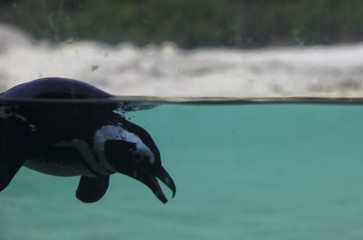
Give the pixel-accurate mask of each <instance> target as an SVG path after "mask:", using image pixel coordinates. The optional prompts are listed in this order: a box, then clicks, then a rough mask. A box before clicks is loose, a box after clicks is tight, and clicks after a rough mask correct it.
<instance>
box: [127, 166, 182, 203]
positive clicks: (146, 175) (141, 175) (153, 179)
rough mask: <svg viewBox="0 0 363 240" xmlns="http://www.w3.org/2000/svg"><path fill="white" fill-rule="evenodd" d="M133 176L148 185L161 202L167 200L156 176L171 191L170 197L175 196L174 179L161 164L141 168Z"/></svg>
mask: <svg viewBox="0 0 363 240" xmlns="http://www.w3.org/2000/svg"><path fill="white" fill-rule="evenodd" d="M133 178H135V179H137V180H139V181H140V182H142V183H143V184H145V185H146V186H148V187H149V188H150V189H151V191H152V192H153V193H154V194H155V196H156V197H157V198H158V199H159V200H160V201H161V202H162V203H166V202H167V201H168V200H167V198H166V197H165V195H164V193H163V191H162V190H161V187H160V185H159V183H158V180H157V178H158V179H159V180H160V181H162V182H163V183H164V184H165V185H166V186H167V187H168V188H169V189H170V190H171V191H172V192H173V195H172V197H174V196H175V192H176V188H175V184H174V181H173V179H172V178H171V177H170V175H169V174H168V173H167V171H165V169H164V168H163V167H161V166H160V167H158V168H152V169H143V168H141V169H139V170H138V171H137V172H135V173H134V176H133Z"/></svg>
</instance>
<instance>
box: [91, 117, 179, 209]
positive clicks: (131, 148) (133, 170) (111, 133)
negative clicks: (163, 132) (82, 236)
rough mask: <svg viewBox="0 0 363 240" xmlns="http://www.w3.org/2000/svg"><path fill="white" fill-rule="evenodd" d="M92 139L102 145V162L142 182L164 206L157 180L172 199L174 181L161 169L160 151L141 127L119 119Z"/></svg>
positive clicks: (104, 127)
mask: <svg viewBox="0 0 363 240" xmlns="http://www.w3.org/2000/svg"><path fill="white" fill-rule="evenodd" d="M95 137H96V138H97V139H98V141H99V143H101V144H102V145H103V149H102V150H103V154H104V157H105V159H106V160H107V161H108V163H109V164H110V165H111V166H112V167H113V168H114V169H115V170H116V171H117V172H119V173H122V174H124V175H127V176H130V177H132V178H134V179H136V180H138V181H140V182H142V183H144V184H145V185H146V186H148V187H149V188H150V189H151V191H152V192H153V193H154V194H155V196H156V197H157V198H158V199H159V200H160V201H161V202H163V203H166V202H167V199H166V197H165V195H164V193H163V191H162V190H161V188H160V185H159V183H158V180H157V179H159V180H160V181H162V182H163V183H164V184H165V185H166V186H167V187H169V188H170V189H171V191H172V192H173V197H174V195H175V191H176V188H175V184H174V181H173V179H172V178H171V177H170V176H169V174H168V173H167V172H166V171H165V169H164V168H163V167H162V164H161V160H160V152H159V150H158V148H157V147H156V145H155V143H154V141H153V139H152V138H151V136H150V135H149V134H148V133H147V132H146V131H145V130H144V129H143V128H141V127H140V126H137V125H135V124H133V123H131V122H128V121H127V120H125V119H123V120H122V121H121V122H119V123H118V124H117V125H106V126H103V127H102V128H101V129H99V130H98V131H97V132H96V135H95Z"/></svg>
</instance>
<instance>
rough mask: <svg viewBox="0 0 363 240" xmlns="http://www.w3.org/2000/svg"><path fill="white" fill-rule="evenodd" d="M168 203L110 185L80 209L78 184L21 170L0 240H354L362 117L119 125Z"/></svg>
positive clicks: (182, 116) (3, 211)
mask: <svg viewBox="0 0 363 240" xmlns="http://www.w3.org/2000/svg"><path fill="white" fill-rule="evenodd" d="M127 118H128V119H129V120H130V121H132V122H134V123H136V124H138V125H140V126H142V127H143V128H145V129H146V130H147V131H148V132H149V133H150V135H151V136H152V137H153V138H154V140H155V142H156V144H157V146H158V147H159V149H160V152H161V157H162V162H163V165H164V167H165V169H167V171H168V172H169V173H170V175H171V176H172V177H173V179H174V181H175V183H176V186H177V193H176V196H175V198H173V199H171V192H170V191H169V190H168V189H166V188H164V192H165V193H166V196H167V197H168V198H169V202H168V203H167V204H165V205H163V204H162V203H160V202H159V200H158V199H156V198H155V196H154V195H153V194H152V192H151V191H150V190H149V189H148V188H147V187H145V186H144V185H142V184H141V183H139V182H137V181H135V180H133V179H131V178H129V177H126V176H123V175H120V174H115V175H113V176H112V177H111V182H110V187H109V189H108V192H107V193H106V195H105V196H104V197H103V198H102V199H101V200H100V201H99V202H97V203H94V204H84V203H81V202H80V201H78V200H77V199H76V198H75V197H74V192H75V190H76V187H77V184H78V177H68V178H62V177H54V176H48V175H44V174H41V173H38V172H34V171H32V170H29V169H26V168H22V169H21V170H20V171H19V173H18V174H17V175H16V177H15V178H14V180H13V181H12V182H11V184H10V186H9V187H8V188H7V189H5V190H4V191H3V192H1V193H0V239H1V240H3V239H4V240H7V239H34V240H35V239H37V240H42V239H47V240H51V239H54V240H55V239H88V240H92V239H135V240H138V239H149V240H150V239H158V240H164V239H165V240H170V239H189V240H192V239H198V240H201V239H208V240H209V239H216V240H217V239H218V240H220V239H230V240H236V239H256V240H258V239H276V240H277V239H279V240H280V239H289V240H292V239H296V240H303V239H304V240H305V239H319V240H323V239H327V240H328V239H329V240H332V239H351V240H353V239H357V240H358V239H362V237H363V147H362V146H363V127H362V123H363V108H362V105H322V104H310V105H308V104H259V105H243V104H239V105H193V104H190V105H182V104H178V105H177V104H166V105H162V106H159V107H157V108H154V109H151V110H145V111H137V112H130V113H127Z"/></svg>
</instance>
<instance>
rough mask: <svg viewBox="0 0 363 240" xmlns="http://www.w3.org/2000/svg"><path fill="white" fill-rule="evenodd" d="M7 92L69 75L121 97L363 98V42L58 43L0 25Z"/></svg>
mask: <svg viewBox="0 0 363 240" xmlns="http://www.w3.org/2000/svg"><path fill="white" fill-rule="evenodd" d="M0 66H1V68H0V90H1V91H4V90H6V89H7V88H9V87H12V86H14V85H16V84H19V83H22V82H27V81H30V80H33V79H36V78H41V77H67V78H73V79H78V80H82V81H85V82H88V83H91V84H94V85H96V86H97V87H100V88H102V89H104V90H106V91H109V92H110V93H113V94H115V95H121V96H159V97H238V98H250V97H363V93H362V91H361V89H362V86H363V85H362V83H363V78H362V76H363V44H355V45H339V46H330V47H327V46H321V47H301V48H275V49H264V50H239V49H196V50H188V51H186V50H182V49H179V48H178V47H177V46H175V45H174V44H173V43H165V44H163V45H161V46H154V45H150V46H147V47H144V48H138V47H135V46H134V45H132V44H131V43H122V44H120V45H118V46H109V45H105V44H101V43H97V42H93V41H87V42H85V41H84V42H69V43H61V44H57V45H52V44H50V43H47V42H36V41H34V40H32V39H31V38H30V37H29V36H27V35H26V34H25V33H23V32H21V31H20V30H17V29H15V28H13V27H9V26H5V25H0Z"/></svg>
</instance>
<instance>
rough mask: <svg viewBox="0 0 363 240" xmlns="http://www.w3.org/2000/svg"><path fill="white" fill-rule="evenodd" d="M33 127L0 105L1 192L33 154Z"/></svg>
mask: <svg viewBox="0 0 363 240" xmlns="http://www.w3.org/2000/svg"><path fill="white" fill-rule="evenodd" d="M31 130H32V128H31V126H30V125H29V124H28V123H26V122H25V120H24V119H23V118H22V117H21V116H20V115H16V114H13V113H7V112H5V110H4V107H3V106H1V105H0V192H1V191H2V190H4V189H5V188H6V187H7V186H8V185H9V183H10V181H11V180H12V179H13V177H14V176H15V174H16V173H17V172H18V170H19V169H20V168H21V166H22V165H23V164H24V163H25V162H26V160H27V159H28V158H29V157H30V156H31V151H32V149H33V147H32V145H31V144H32V142H33V141H32V138H31V136H32V131H31Z"/></svg>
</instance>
